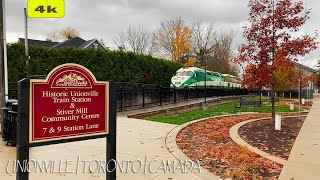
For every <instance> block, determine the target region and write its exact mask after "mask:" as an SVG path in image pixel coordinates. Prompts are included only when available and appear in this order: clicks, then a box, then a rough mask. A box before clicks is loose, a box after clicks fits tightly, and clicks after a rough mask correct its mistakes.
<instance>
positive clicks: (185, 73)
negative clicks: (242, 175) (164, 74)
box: [175, 71, 192, 76]
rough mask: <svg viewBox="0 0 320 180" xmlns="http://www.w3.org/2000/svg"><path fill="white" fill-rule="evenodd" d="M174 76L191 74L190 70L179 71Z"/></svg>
mask: <svg viewBox="0 0 320 180" xmlns="http://www.w3.org/2000/svg"><path fill="white" fill-rule="evenodd" d="M175 76H192V71H179V72H177V74H176V75H175Z"/></svg>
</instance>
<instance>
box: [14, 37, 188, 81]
mask: <svg viewBox="0 0 320 180" xmlns="http://www.w3.org/2000/svg"><path fill="white" fill-rule="evenodd" d="M29 54H30V66H29V67H30V68H29V72H30V74H31V75H43V74H45V73H46V69H48V70H49V71H50V70H52V69H53V68H54V67H56V66H58V65H61V64H64V63H77V64H81V65H83V66H85V67H87V68H88V69H90V70H91V71H92V73H93V74H94V75H95V76H96V78H97V79H98V80H103V81H107V80H113V81H116V82H130V83H146V84H158V85H161V86H169V85H170V79H171V77H172V75H173V74H174V73H175V71H176V70H177V69H179V68H181V67H182V64H180V63H174V62H171V61H166V60H163V59H157V58H153V57H152V56H147V55H137V54H134V53H132V52H122V51H106V50H102V49H77V48H46V47H35V46H34V47H33V46H31V47H30V48H29ZM25 62H26V59H25V50H24V46H23V45H22V44H19V43H15V44H9V45H8V70H9V82H17V81H19V80H20V79H22V78H24V76H25V71H26V69H25V64H26V63H25Z"/></svg>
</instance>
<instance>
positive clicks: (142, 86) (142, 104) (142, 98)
mask: <svg viewBox="0 0 320 180" xmlns="http://www.w3.org/2000/svg"><path fill="white" fill-rule="evenodd" d="M142 108H144V85H143V86H142Z"/></svg>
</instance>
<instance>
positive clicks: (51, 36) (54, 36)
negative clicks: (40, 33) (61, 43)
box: [46, 31, 60, 41]
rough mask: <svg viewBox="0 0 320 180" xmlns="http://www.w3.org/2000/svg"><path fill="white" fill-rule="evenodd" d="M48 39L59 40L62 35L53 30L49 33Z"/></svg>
mask: <svg viewBox="0 0 320 180" xmlns="http://www.w3.org/2000/svg"><path fill="white" fill-rule="evenodd" d="M46 39H47V40H50V41H58V40H59V39H60V36H59V33H58V32H57V31H52V32H51V33H49V34H47V38H46Z"/></svg>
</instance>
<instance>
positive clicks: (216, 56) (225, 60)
mask: <svg viewBox="0 0 320 180" xmlns="http://www.w3.org/2000/svg"><path fill="white" fill-rule="evenodd" d="M233 40H234V33H233V32H229V33H220V34H219V35H217V44H216V45H215V47H214V49H213V52H212V53H213V54H212V55H213V58H212V59H210V60H209V62H208V66H209V69H212V70H215V71H219V72H222V73H228V74H233V75H237V74H238V73H237V71H238V70H237V66H235V65H234V63H233V57H234V54H233V51H232V43H233Z"/></svg>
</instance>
